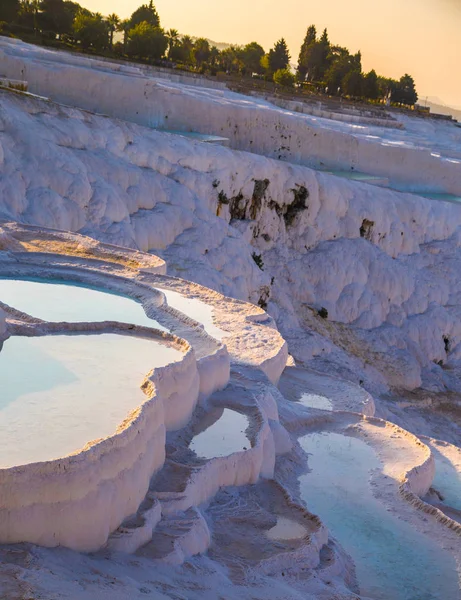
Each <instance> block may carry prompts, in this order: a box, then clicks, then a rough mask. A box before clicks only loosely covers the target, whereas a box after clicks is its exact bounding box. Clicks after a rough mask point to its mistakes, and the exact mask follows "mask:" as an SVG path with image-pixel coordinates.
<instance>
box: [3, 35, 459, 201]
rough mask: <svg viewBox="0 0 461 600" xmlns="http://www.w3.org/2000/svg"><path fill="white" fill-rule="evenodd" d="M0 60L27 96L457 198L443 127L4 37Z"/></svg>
mask: <svg viewBox="0 0 461 600" xmlns="http://www.w3.org/2000/svg"><path fill="white" fill-rule="evenodd" d="M0 58H1V61H2V69H3V71H4V72H5V74H6V75H7V76H9V77H16V78H20V79H25V80H27V82H28V85H29V90H30V91H31V92H33V93H35V94H39V95H42V96H47V97H49V98H51V99H53V100H56V101H59V102H63V103H65V104H69V105H72V106H78V107H79V108H83V109H88V110H91V111H94V112H98V113H104V114H107V115H109V116H111V117H117V118H121V119H126V120H129V121H133V122H135V123H139V124H142V125H147V126H149V127H160V128H163V129H169V130H184V131H191V130H194V131H198V132H201V133H206V134H214V135H220V136H224V137H226V138H229V140H230V143H231V145H232V147H234V148H236V149H239V150H247V151H252V152H257V153H259V154H263V155H265V156H270V157H272V158H281V159H283V160H287V161H289V162H291V163H298V164H305V165H309V166H314V167H316V168H318V167H322V168H323V167H327V168H334V169H341V168H343V169H347V170H348V169H353V170H356V171H363V172H366V173H371V174H374V175H382V176H384V177H387V178H390V179H391V180H393V181H395V182H396V183H397V184H399V185H401V186H403V187H405V188H406V189H421V190H422V189H427V190H432V191H435V192H449V193H452V194H458V195H459V194H461V184H460V183H459V181H460V177H459V174H460V170H461V153H459V149H458V150H456V146H458V148H459V142H460V139H461V132H460V131H459V130H457V129H456V128H455V127H453V126H451V125H450V124H445V123H442V124H440V125H439V126H438V130H439V131H437V132H435V133H434V131H433V129H434V128H433V126H432V124H429V125H420V126H419V127H418V126H416V127H413V128H411V129H412V130H411V131H409V132H408V134H406V133H405V132H403V133H402V132H401V131H399V130H389V129H387V128H383V127H376V126H373V125H370V126H364V125H357V124H353V123H340V122H338V121H334V120H329V119H324V118H321V117H313V116H311V115H301V114H299V113H298V112H290V111H289V110H283V109H280V108H278V107H276V106H275V105H273V104H270V103H268V102H266V101H264V100H258V99H256V98H254V97H246V96H242V95H239V94H235V93H232V92H230V91H227V90H216V89H211V88H206V87H204V88H200V87H196V86H187V85H181V84H177V83H173V82H172V81H171V80H170V81H168V80H163V79H156V78H155V77H149V76H147V75H146V74H143V73H142V72H141V70H140V69H138V68H135V67H134V68H133V67H126V66H123V65H120V64H117V63H109V62H107V61H104V62H103V61H99V60H97V59H89V58H87V57H82V56H75V55H72V54H68V53H64V52H56V51H52V50H47V49H43V48H39V47H36V46H31V45H28V44H25V43H23V42H20V41H19V40H10V39H7V38H1V39H0ZM70 72H71V73H72V76H71V77H69V76H68V74H69V73H70ZM63 81H65V84H64V85H63ZM404 122H405V124H407V125H409V124H410V123H411V121H409V120H406V121H405V120H404ZM410 127H411V126H410ZM428 138H429V140H430V143H429V144H428V143H427V140H428ZM453 146H455V149H453Z"/></svg>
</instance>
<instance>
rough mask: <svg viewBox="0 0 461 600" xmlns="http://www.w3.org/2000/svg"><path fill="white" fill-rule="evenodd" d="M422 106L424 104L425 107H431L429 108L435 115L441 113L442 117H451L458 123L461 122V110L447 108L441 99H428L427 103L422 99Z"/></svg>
mask: <svg viewBox="0 0 461 600" xmlns="http://www.w3.org/2000/svg"><path fill="white" fill-rule="evenodd" d="M420 104H422V105H423V106H425V105H427V106H429V108H430V109H431V112H433V113H439V114H442V115H451V116H452V117H454V118H455V119H456V120H457V121H461V109H460V108H454V107H452V106H447V105H446V104H444V103H443V102H442V101H441V100H440V98H434V99H431V100H429V99H428V100H427V102H426V101H423V99H422V98H420Z"/></svg>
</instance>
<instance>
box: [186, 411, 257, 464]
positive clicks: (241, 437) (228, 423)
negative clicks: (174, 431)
mask: <svg viewBox="0 0 461 600" xmlns="http://www.w3.org/2000/svg"><path fill="white" fill-rule="evenodd" d="M248 424H249V421H248V418H247V417H245V416H244V415H242V414H240V413H238V412H237V411H235V410H230V409H228V408H225V409H224V411H223V413H222V416H221V417H220V418H219V419H218V420H217V421H216V422H215V423H213V425H211V426H210V427H208V429H205V431H202V433H199V434H198V435H196V436H195V437H194V438H193V440H192V442H191V443H190V446H189V447H190V448H191V450H193V451H194V452H195V454H196V455H197V456H200V457H201V458H215V457H217V456H228V455H229V454H233V453H234V452H240V451H241V450H244V449H245V448H249V447H250V441H249V440H248V438H247V436H246V435H245V430H246V429H247V427H248Z"/></svg>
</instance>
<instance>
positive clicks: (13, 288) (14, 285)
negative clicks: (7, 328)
mask: <svg viewBox="0 0 461 600" xmlns="http://www.w3.org/2000/svg"><path fill="white" fill-rule="evenodd" d="M0 301H2V302H4V303H5V304H8V305H9V306H11V307H13V308H16V309H17V310H20V311H21V312H24V313H27V314H29V315H31V316H33V317H36V318H38V319H43V320H44V321H54V322H60V321H67V322H97V321H120V322H123V323H133V324H134V325H142V326H144V327H156V328H157V329H161V330H163V331H166V330H165V328H164V327H162V326H161V325H160V324H159V323H157V322H156V321H154V320H153V319H149V317H148V316H147V315H146V313H145V312H144V309H143V307H142V305H141V304H139V303H138V302H136V301H135V300H132V299H131V298H127V297H125V296H118V295H116V294H111V293H109V292H103V291H100V290H96V289H92V288H87V287H82V286H80V285H77V284H74V283H70V282H69V283H66V282H63V283H56V282H54V281H52V280H49V281H47V280H43V281H42V280H41V281H26V280H18V279H0Z"/></svg>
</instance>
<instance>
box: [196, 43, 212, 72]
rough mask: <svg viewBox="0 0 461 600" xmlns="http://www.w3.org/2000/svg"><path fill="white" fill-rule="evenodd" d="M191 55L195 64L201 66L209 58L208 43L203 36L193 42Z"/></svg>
mask: <svg viewBox="0 0 461 600" xmlns="http://www.w3.org/2000/svg"><path fill="white" fill-rule="evenodd" d="M193 57H194V61H195V64H196V65H197V66H198V67H201V66H202V65H203V64H204V63H206V62H207V61H208V59H209V58H210V43H209V42H208V40H206V39H205V38H198V39H197V40H196V41H195V44H194V50H193Z"/></svg>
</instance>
